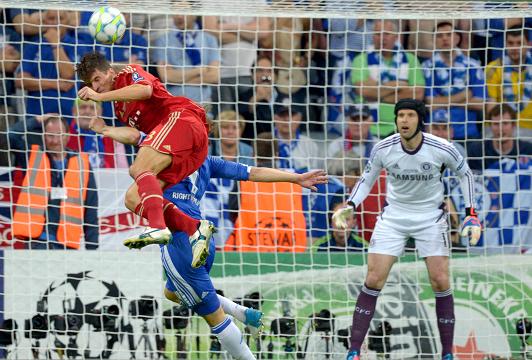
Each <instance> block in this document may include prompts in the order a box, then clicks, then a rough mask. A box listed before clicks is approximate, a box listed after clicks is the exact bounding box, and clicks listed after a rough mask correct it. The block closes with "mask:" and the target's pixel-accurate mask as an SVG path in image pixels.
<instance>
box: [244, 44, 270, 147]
mask: <svg viewBox="0 0 532 360" xmlns="http://www.w3.org/2000/svg"><path fill="white" fill-rule="evenodd" d="M252 76H253V86H252V87H250V88H249V89H247V90H246V91H245V92H244V93H243V94H242V96H241V98H240V100H241V101H240V102H239V104H238V109H239V112H240V113H241V114H242V115H243V116H244V118H245V119H246V120H249V121H248V122H247V123H246V128H245V129H244V133H243V135H242V137H243V139H246V140H251V139H255V138H256V136H257V135H258V134H260V133H262V132H272V131H273V128H272V124H273V114H272V112H273V103H274V100H275V99H276V98H277V96H278V91H277V89H276V88H275V85H274V84H275V73H274V71H273V67H272V61H271V59H270V58H269V57H267V56H264V55H261V56H259V57H258V58H257V61H256V62H255V63H254V64H253V66H252Z"/></svg>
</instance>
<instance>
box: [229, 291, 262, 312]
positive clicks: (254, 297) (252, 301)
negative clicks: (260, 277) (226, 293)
mask: <svg viewBox="0 0 532 360" xmlns="http://www.w3.org/2000/svg"><path fill="white" fill-rule="evenodd" d="M222 296H223V295H222ZM234 301H235V303H237V304H240V305H242V306H244V307H247V308H253V309H257V310H259V309H260V307H261V305H262V299H261V297H260V293H259V292H258V291H254V292H252V293H249V294H246V295H244V297H242V298H236V299H235V300H234Z"/></svg>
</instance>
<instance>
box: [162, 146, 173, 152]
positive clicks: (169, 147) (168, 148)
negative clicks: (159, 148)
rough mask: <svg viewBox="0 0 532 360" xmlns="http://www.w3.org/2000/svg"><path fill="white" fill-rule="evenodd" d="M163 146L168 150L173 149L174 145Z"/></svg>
mask: <svg viewBox="0 0 532 360" xmlns="http://www.w3.org/2000/svg"><path fill="white" fill-rule="evenodd" d="M163 148H165V149H166V150H168V151H172V147H171V146H170V145H163Z"/></svg>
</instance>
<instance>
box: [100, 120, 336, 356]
mask: <svg viewBox="0 0 532 360" xmlns="http://www.w3.org/2000/svg"><path fill="white" fill-rule="evenodd" d="M90 127H91V129H92V130H93V131H95V132H97V133H100V134H101V133H105V135H106V136H108V137H111V138H112V139H114V140H116V141H119V142H123V143H127V144H131V145H137V144H139V143H141V142H142V140H143V139H144V137H145V135H143V134H141V133H140V132H139V131H138V130H136V129H133V128H128V127H112V126H106V125H105V123H104V122H103V121H102V120H101V119H99V118H94V119H92V120H91V124H90ZM103 128H105V129H106V131H105V132H104V131H103ZM211 178H225V179H233V180H244V181H246V180H249V181H256V182H280V181H283V182H291V183H294V184H298V185H301V186H303V187H305V188H308V189H310V190H312V191H316V190H317V189H316V185H317V184H323V183H326V182H327V181H328V179H327V176H326V174H325V172H324V171H322V170H314V171H309V172H307V173H304V174H296V173H291V172H288V171H282V170H276V169H270V168H262V167H249V166H247V165H243V164H239V163H235V162H231V161H225V160H222V159H220V158H215V157H211V156H207V159H205V161H204V162H203V164H202V165H201V166H200V167H199V169H198V170H196V171H195V172H194V173H193V174H191V175H190V176H189V177H187V178H185V179H184V180H182V181H181V182H180V183H178V184H175V185H172V186H170V187H167V188H166V189H165V190H164V193H163V196H164V198H165V199H167V200H168V201H170V202H171V203H169V204H167V205H166V206H174V207H177V208H179V210H181V211H183V212H184V213H185V214H187V215H188V216H190V217H192V218H194V219H201V211H200V207H199V202H200V200H201V198H202V197H203V195H204V193H205V191H206V190H207V186H208V185H209V181H210V179H211ZM187 238H188V235H187V234H186V233H184V232H174V233H173V234H172V239H171V240H170V242H169V243H168V244H167V245H161V246H160V248H161V260H162V263H163V268H164V270H165V273H166V275H167V281H166V287H165V289H164V295H165V296H166V298H167V299H169V300H171V301H174V302H177V303H180V304H182V305H185V306H187V307H189V308H191V309H192V310H193V311H194V312H195V313H197V314H198V315H200V316H201V317H203V318H204V319H205V321H207V323H208V324H209V326H210V328H211V331H212V333H213V334H214V335H215V336H216V337H217V338H218V340H219V341H220V343H221V344H222V347H223V348H224V349H225V350H227V352H229V354H230V355H231V356H232V357H233V358H234V359H241V360H249V359H255V357H254V356H253V354H252V353H251V351H250V349H249V347H248V346H247V345H246V342H245V341H242V333H241V332H240V330H239V328H238V327H237V326H236V325H235V324H234V323H233V321H232V320H231V318H229V317H227V316H226V313H228V314H230V315H233V316H234V317H235V318H236V319H238V320H239V321H242V322H243V323H245V324H246V325H248V326H249V327H250V328H251V330H252V331H254V332H257V328H260V327H261V326H262V320H261V318H262V313H261V312H259V311H256V310H253V309H250V308H245V307H243V306H240V305H238V304H236V303H234V302H232V301H231V300H229V299H227V298H225V297H223V296H220V295H217V294H216V290H215V288H214V285H213V284H212V281H211V278H210V276H209V271H210V269H211V266H212V264H213V262H214V255H215V246H214V240H213V239H212V238H211V239H210V244H209V245H210V251H209V256H208V257H207V261H206V264H205V265H202V266H200V267H198V268H194V267H193V266H192V265H191V259H192V251H191V246H192V245H191V244H190V242H188V241H183V240H186V239H187ZM149 244H152V242H150V241H145V240H144V239H142V238H133V239H128V240H126V241H125V242H124V245H126V246H127V247H129V248H142V247H144V246H145V245H149Z"/></svg>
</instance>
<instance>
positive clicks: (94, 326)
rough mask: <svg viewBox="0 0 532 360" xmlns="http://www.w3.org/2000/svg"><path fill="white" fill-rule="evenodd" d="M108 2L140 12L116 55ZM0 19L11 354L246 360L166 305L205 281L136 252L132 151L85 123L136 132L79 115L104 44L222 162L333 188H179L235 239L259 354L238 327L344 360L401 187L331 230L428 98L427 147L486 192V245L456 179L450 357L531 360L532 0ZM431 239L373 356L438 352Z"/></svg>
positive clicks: (98, 109) (134, 5)
mask: <svg viewBox="0 0 532 360" xmlns="http://www.w3.org/2000/svg"><path fill="white" fill-rule="evenodd" d="M100 6H114V7H117V8H118V9H119V10H120V11H121V12H122V14H123V15H124V16H125V19H126V24H127V30H126V32H125V35H124V37H123V38H122V39H121V40H119V41H117V42H116V43H115V44H113V45H105V44H100V43H96V42H95V41H94V40H93V38H92V37H91V35H90V33H89V29H88V20H89V18H90V15H91V14H92V12H93V11H95V10H96V9H97V8H98V7H100ZM1 7H2V8H1V9H0V70H1V71H2V74H1V76H0V189H1V198H0V201H1V203H0V229H1V231H0V239H1V244H2V250H1V253H0V358H2V357H6V358H12V359H29V358H34V359H45V358H46V359H64V358H69V359H82V358H83V359H126V358H132V359H133V358H137V359H155V358H168V359H214V358H220V359H228V358H230V357H229V356H228V355H227V354H226V353H225V352H224V350H223V349H221V348H220V344H219V342H218V341H217V340H216V338H215V337H214V336H212V334H211V331H210V328H209V326H208V325H207V323H206V322H205V320H203V319H202V318H201V317H199V316H197V315H195V314H193V313H192V312H191V311H190V310H189V309H187V308H186V307H184V306H180V305H178V304H176V303H173V302H170V301H169V300H167V299H166V298H165V297H164V295H163V291H164V289H165V287H167V283H174V284H175V283H177V285H174V286H178V287H182V288H185V290H186V289H188V288H187V286H188V285H187V284H186V281H185V280H183V279H179V278H175V275H174V277H172V276H170V279H167V277H166V273H165V272H164V271H163V268H162V260H161V254H160V252H159V249H158V248H157V247H156V246H153V245H152V246H149V247H146V248H145V249H143V250H142V251H128V250H127V248H126V247H124V246H123V244H122V242H123V241H124V239H127V238H129V237H131V236H135V235H137V234H139V233H140V232H142V230H143V228H144V227H145V226H146V225H147V221H146V220H144V219H141V218H140V217H138V216H137V215H135V214H133V213H132V212H130V211H129V210H127V209H126V207H125V205H124V199H125V196H126V191H127V190H128V188H129V187H130V186H131V185H132V184H133V180H132V179H131V177H130V176H129V172H128V167H129V166H130V165H131V164H132V162H133V161H134V159H135V155H136V154H137V151H138V149H137V147H135V146H131V145H124V144H121V143H119V142H116V141H113V140H112V139H110V138H108V137H103V136H100V135H97V134H96V133H94V132H93V131H92V130H91V128H90V125H89V124H90V121H91V119H92V118H93V117H100V118H102V119H104V120H105V122H106V124H107V125H109V126H117V127H118V126H122V125H123V124H120V123H119V122H118V121H117V120H116V118H115V116H114V111H115V110H117V109H113V105H112V104H111V103H96V102H91V101H81V100H79V99H78V98H77V92H78V90H79V89H81V88H82V87H83V86H84V84H83V83H82V81H81V79H79V78H77V75H76V73H75V65H76V64H78V63H79V62H80V60H81V58H82V57H83V56H84V55H85V54H87V53H89V52H92V51H97V52H99V53H102V54H104V55H105V56H106V57H107V59H108V60H109V61H110V62H111V64H112V66H113V68H114V69H116V70H119V69H121V68H123V67H124V66H125V65H127V64H132V63H134V64H138V65H139V66H141V67H142V68H143V69H144V70H146V71H148V72H149V73H150V74H151V75H153V76H156V77H157V78H159V79H160V80H161V82H162V83H164V85H165V86H166V88H167V89H168V91H169V92H170V93H171V94H173V95H175V96H186V97H188V98H190V99H192V100H194V101H196V102H198V103H199V104H201V105H202V106H203V107H205V109H206V113H207V118H208V120H209V122H210V124H211V131H210V134H209V140H210V145H209V154H210V155H211V157H212V158H221V159H224V160H227V161H235V162H239V163H242V164H245V165H248V166H266V167H273V168H278V169H284V170H287V171H290V172H296V173H305V172H306V171H310V170H312V169H324V170H326V171H327V173H328V175H329V183H328V184H320V185H318V186H317V191H315V192H311V191H310V190H308V189H305V188H301V187H300V186H298V185H294V184H287V183H279V184H266V183H251V182H246V181H237V180H234V179H227V178H223V176H222V174H224V169H223V168H222V167H218V168H215V165H213V164H214V162H213V163H212V164H211V163H206V165H205V167H206V168H209V171H210V176H211V179H210V181H208V182H207V183H206V184H203V185H205V186H203V185H198V184H200V183H201V182H200V181H201V180H198V179H201V177H202V175H201V174H205V173H204V172H205V171H206V170H205V168H203V170H202V169H200V170H198V171H197V172H195V173H193V174H192V175H190V176H189V177H188V178H187V179H185V180H184V185H183V186H182V187H181V188H179V189H180V190H175V191H174V190H172V189H173V188H171V189H169V190H167V191H165V197H166V198H167V199H168V200H170V201H172V202H176V203H177V204H178V206H179V204H189V205H187V206H199V207H200V209H201V212H202V216H203V217H204V218H207V219H209V220H211V221H212V222H213V223H214V224H215V225H216V227H217V228H218V232H217V233H216V234H215V235H214V240H215V244H216V248H217V251H216V259H215V261H214V264H213V266H212V269H211V270H210V276H211V278H212V281H213V283H214V285H215V287H216V288H217V289H218V290H221V291H222V292H223V294H224V295H225V296H226V297H227V298H229V299H232V300H234V301H235V302H237V303H239V304H242V305H244V306H246V307H253V308H257V309H260V310H261V311H262V312H263V313H264V318H263V322H264V325H265V326H264V331H263V332H262V335H261V336H259V337H254V336H252V334H251V333H252V331H251V330H252V329H250V328H249V327H246V326H245V325H243V324H242V323H240V322H239V321H238V319H237V320H235V322H236V323H237V324H238V326H239V327H240V328H241V329H242V332H243V334H244V340H243V341H245V342H246V343H247V344H248V345H249V347H250V349H251V350H252V352H253V354H254V355H255V356H256V358H257V359H288V358H292V359H296V358H297V359H300V358H303V359H345V357H346V354H347V351H348V349H349V346H350V342H349V337H350V334H351V325H352V314H353V311H354V309H355V303H356V299H357V296H358V294H359V293H360V291H361V288H362V286H363V284H364V278H365V274H366V271H367V267H366V264H367V250H368V248H369V246H370V241H371V236H372V232H373V228H374V226H375V223H376V221H377V218H378V216H379V214H381V213H382V211H383V209H384V207H385V206H386V204H385V194H386V181H385V176H386V174H385V173H382V174H381V178H380V179H378V180H377V181H376V183H375V185H374V186H373V188H372V190H371V193H370V195H369V196H368V198H367V199H366V201H365V202H364V203H363V204H362V205H361V206H360V207H359V208H358V209H357V211H356V212H355V215H354V216H353V218H352V219H349V223H350V226H351V230H349V231H341V230H339V229H337V228H336V227H335V226H334V225H333V224H332V222H331V216H332V213H333V212H334V210H336V209H338V208H339V207H340V206H343V204H344V203H345V201H346V199H347V196H348V195H349V193H350V192H351V190H352V189H353V188H354V186H355V184H356V181H357V180H358V179H359V177H360V176H361V174H362V173H363V172H364V171H365V170H364V169H365V167H366V164H367V162H368V159H369V157H370V154H371V152H372V149H373V148H374V146H375V144H376V143H377V142H378V141H380V140H382V139H385V138H386V137H387V136H389V135H391V134H393V133H394V132H395V130H396V126H395V115H394V112H393V110H394V104H395V103H396V102H397V101H398V100H399V99H401V98H416V99H419V100H423V101H424V102H425V104H426V106H427V114H426V117H425V119H424V131H425V132H426V133H430V134H433V135H435V136H438V137H442V138H444V139H446V140H448V141H450V142H451V143H452V144H453V145H454V146H455V148H456V149H457V151H458V152H459V153H460V155H461V156H463V157H465V158H466V159H467V161H468V164H469V166H470V167H471V169H472V170H473V172H474V176H475V189H474V190H475V201H476V210H477V212H478V214H479V219H480V220H481V222H482V224H483V234H482V237H481V240H480V241H479V243H478V244H477V245H475V246H470V245H469V243H468V241H467V239H466V238H464V237H461V236H460V226H461V223H462V221H463V220H464V217H465V204H464V200H463V196H462V193H461V190H460V186H459V181H458V179H457V178H456V176H455V175H454V173H453V172H452V171H450V170H448V169H441V181H442V183H443V184H444V188H445V200H444V203H445V212H444V214H445V216H446V217H447V220H448V227H449V231H448V233H447V234H444V235H443V240H442V241H444V242H445V243H446V246H448V247H449V248H450V249H451V256H450V259H451V260H450V263H451V266H450V268H451V270H450V272H451V288H452V290H453V294H454V304H455V315H456V325H455V335H454V348H453V352H454V353H455V355H456V358H458V359H481V358H503V359H509V358H519V357H520V358H527V356H528V358H532V353H531V352H532V345H531V344H532V329H531V327H532V325H530V323H531V321H532V319H531V318H532V303H531V296H532V290H531V286H530V284H532V265H531V264H532V262H531V258H530V254H531V253H532V216H531V215H532V214H531V213H530V212H531V206H532V188H531V184H532V181H531V180H532V179H531V177H532V160H531V153H532V6H531V5H530V4H529V3H528V2H500V1H448V2H443V1H418V0H410V1H405V0H382V1H362V0H360V1H359V0H349V1H340V0H336V1H334V0H326V1H325V0H323V1H316V0H298V1H295V0H293V1H291V0H227V1H223V2H219V1H212V0H209V1H207V0H204V1H202V0H182V1H181V0H161V1H157V2H154V1H148V0H129V1H124V2H113V1H109V2H96V1H89V0H79V1H74V0H71V1H66V2H65V1H58V0H50V1H42V0H25V1H24V2H20V1H13V0H4V1H3V2H2V5H1ZM156 110H157V109H156ZM137 115H138V114H137ZM162 115H163V114H161V116H162ZM130 121H133V120H132V119H130ZM135 121H136V119H135ZM427 136H429V135H427ZM80 154H81V155H80ZM43 159H45V160H43ZM46 159H47V160H46ZM71 159H74V160H75V161H71ZM85 161H86V162H85ZM80 164H81V165H80ZM83 164H87V165H90V168H89V171H87V172H83V169H82V167H83V166H82V165H83ZM225 166H227V165H225ZM225 170H227V169H225ZM396 170H397V174H396V175H394V176H404V177H406V178H408V177H411V178H412V179H414V181H423V178H424V177H426V178H428V176H429V173H431V171H432V170H433V169H432V165H431V163H430V159H428V160H427V163H425V164H423V169H414V170H412V171H410V172H409V169H399V168H397V169H396ZM201 171H203V173H202V172H201ZM217 176H220V178H218V177H217ZM388 176H391V175H390V174H388ZM416 176H417V177H418V178H417V179H418V180H415V179H416ZM430 176H432V175H430ZM73 184H74V185H73ZM76 184H81V185H76ZM198 186H199V190H198ZM198 191H199V194H201V195H202V196H201V197H200V198H196V194H197V192H198ZM203 192H204V193H203ZM72 198H77V199H78V200H77V202H74V203H73V205H72V208H70V210H68V209H67V208H66V207H65V205H64V204H65V203H66V202H68V201H70V200H72ZM69 199H70V200H69ZM183 210H184V211H187V209H183ZM68 211H70V212H68ZM69 216H70V217H69ZM409 216H410V214H405V220H408V218H409ZM74 224H77V225H75V226H74ZM415 240H416V239H413V238H411V239H409V240H408V241H407V242H406V244H405V254H404V256H402V257H400V258H399V259H398V263H397V264H396V265H395V266H394V268H393V269H392V272H391V273H390V276H389V278H388V281H387V285H386V286H385V287H384V289H383V291H382V294H381V295H380V297H379V301H378V303H377V309H376V312H375V316H374V319H373V321H372V323H371V326H370V330H369V333H368V336H367V337H366V340H365V342H364V345H363V347H362V358H363V359H377V358H390V359H406V358H416V359H417V358H439V356H440V352H441V344H440V340H439V335H438V325H439V324H438V323H437V319H436V314H435V298H434V292H433V290H432V288H431V280H430V279H429V277H428V275H427V271H426V266H425V264H424V261H423V259H422V258H420V256H419V254H418V253H417V252H416V249H415ZM178 293H179V291H178ZM204 295H205V294H201V293H199V294H198V296H199V297H203V296H204ZM184 301H186V299H185V300H184Z"/></svg>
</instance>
